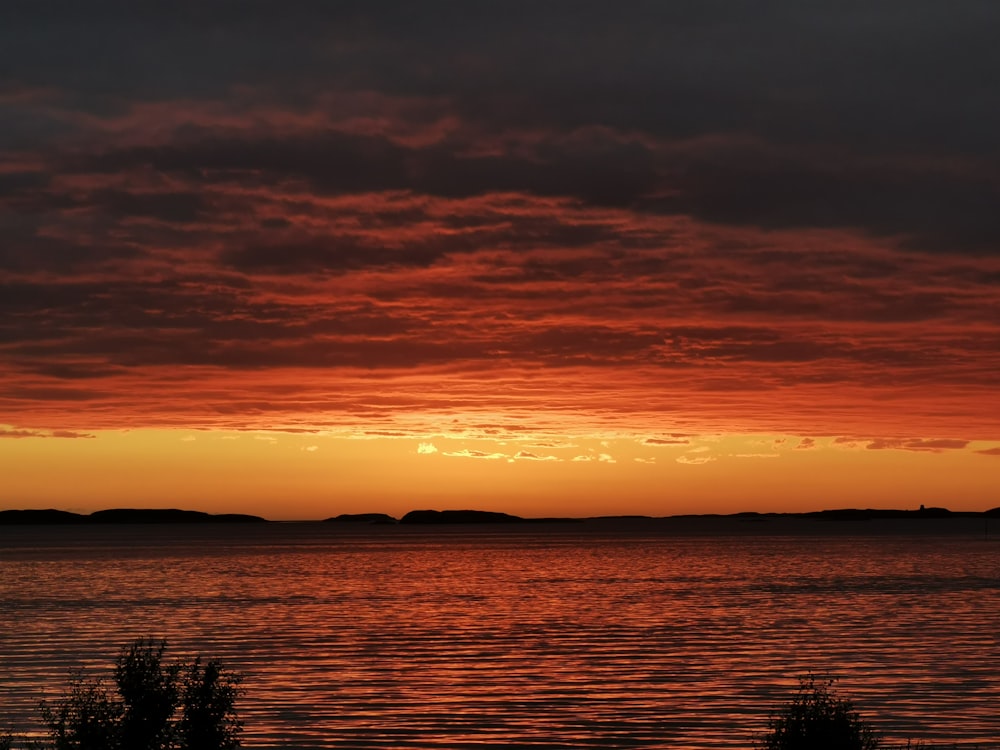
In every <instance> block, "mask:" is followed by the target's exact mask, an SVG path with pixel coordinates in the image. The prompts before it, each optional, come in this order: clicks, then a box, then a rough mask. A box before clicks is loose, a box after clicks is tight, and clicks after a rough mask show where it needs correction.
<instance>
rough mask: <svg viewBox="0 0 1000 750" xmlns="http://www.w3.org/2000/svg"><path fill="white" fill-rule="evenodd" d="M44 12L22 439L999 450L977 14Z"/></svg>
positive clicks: (986, 37) (372, 6) (27, 193)
mask: <svg viewBox="0 0 1000 750" xmlns="http://www.w3.org/2000/svg"><path fill="white" fill-rule="evenodd" d="M44 5H45V8H44V9H43V8H42V7H41V5H39V4H30V3H24V4H20V3H18V4H15V6H14V9H13V11H12V12H11V13H9V14H7V15H8V16H9V17H10V23H6V24H4V28H3V29H2V30H0V64H2V66H3V69H4V70H7V71H9V72H10V73H11V74H10V75H7V76H5V83H4V85H3V87H2V88H0V114H2V115H3V116H2V117H0V143H3V144H4V146H3V149H2V151H0V226H2V228H3V232H4V238H5V241H4V243H3V246H2V247H0V382H2V383H3V388H2V389H0V414H2V415H3V416H4V419H5V420H6V421H7V422H9V423H10V424H11V425H16V426H17V427H16V428H15V427H12V428H11V431H14V432H17V431H18V430H25V431H28V432H31V431H38V430H42V431H45V430H48V431H50V433H51V434H55V432H52V431H57V430H59V431H65V432H66V433H67V434H70V433H74V432H81V431H82V432H86V431H88V430H96V429H105V428H128V427H149V426H158V427H162V426H184V427H199V428H206V427H207V428H211V427H225V428H231V429H233V428H234V429H258V428H273V427H282V428H289V429H329V428H338V429H348V430H353V431H356V432H359V433H367V434H384V433H393V434H407V435H421V436H424V435H432V434H443V433H453V434H459V433H461V434H467V435H472V436H496V437H504V436H510V435H521V434H525V433H528V432H539V433H548V434H583V433H590V434H600V433H603V432H611V433H615V434H632V435H640V436H646V435H649V434H663V437H661V438H659V439H658V440H659V441H660V442H657V440H656V439H651V440H650V441H647V445H649V446H651V447H655V446H657V445H671V444H675V443H676V444H679V445H683V444H684V442H685V439H686V438H685V436H686V435H691V434H697V433H705V432H722V431H746V432H769V431H770V432H782V433H788V434H806V435H873V436H888V437H873V438H871V442H870V443H869V444H868V447H869V448H886V447H902V448H906V449H911V450H927V451H935V450H944V449H948V448H951V447H954V446H953V445H952V444H951V443H949V441H971V440H975V439H996V438H998V437H1000V403H998V398H1000V397H998V395H997V389H996V387H995V381H996V372H997V371H998V369H1000V322H998V321H1000V255H998V248H1000V218H998V217H1000V213H998V212H997V211H996V206H997V205H1000V96H998V94H997V93H996V90H995V87H994V86H992V85H991V81H990V80H989V77H988V76H984V75H983V74H982V72H983V71H985V70H995V69H998V68H1000V48H998V47H997V45H996V44H995V43H994V39H993V35H992V34H991V33H989V30H990V29H992V28H995V27H996V24H997V22H1000V9H998V8H997V6H996V4H995V3H992V2H987V1H986V0H984V1H983V2H969V3H966V4H963V12H962V13H955V12H953V11H952V10H949V9H945V8H944V7H943V6H942V5H941V4H940V3H931V2H922V1H919V0H918V1H917V2H913V1H912V0H908V1H907V2H903V1H902V0H899V1H897V2H886V3H879V4H878V5H877V6H872V5H871V4H861V3H852V2H847V3H839V4H837V6H836V7H831V8H826V9H822V10H819V9H815V8H808V7H806V6H804V5H802V4H801V3H793V2H790V1H788V0H775V1H772V2H765V3H755V4H752V7H751V5H743V4H739V3H725V4H717V3H713V2H697V3H695V2H690V3H689V2H671V3H657V4H651V3H634V4H629V5H628V6H626V7H620V4H614V5H613V4H611V3H601V2H596V3H583V4H581V3H562V2H554V3H544V4H527V3H523V4H522V3H514V4H513V6H511V5H510V4H504V5H503V6H499V5H497V6H490V7H488V8H480V7H479V6H476V8H475V9H472V8H468V9H462V10H459V11H458V12H456V11H455V8H454V6H453V5H448V6H445V5H444V4H439V3H433V2H432V3H422V4H419V5H418V6H414V5H412V4H402V3H393V2H386V3H369V4H360V3H358V4H356V3H337V4H329V3H319V2H315V3H314V2H296V3H291V4H283V5H281V6H279V5H278V4H276V3H271V2H248V3H244V4H241V5H240V8H239V11H238V12H237V11H236V9H235V6H233V5H231V4H227V3H220V4H212V5H211V6H210V7H209V6H206V5H205V4H203V3H187V2H181V3H174V4H171V7H170V11H169V13H168V12H167V11H166V10H164V9H163V8H162V7H161V6H159V5H156V4H145V3H133V4H130V5H129V7H128V8H127V9H122V8H121V7H120V6H119V4H111V3H107V4H105V3H100V2H98V3H88V4H87V9H86V12H84V10H83V9H82V8H81V7H80V6H79V4H76V3H68V2H67V3H64V4H60V3H46V4H44ZM539 5H541V7H539ZM53 6H60V7H56V8H54V7H53ZM515 6H516V7H515ZM893 441H895V442H893ZM801 447H808V445H806V444H803V445H802V446H801ZM520 458H523V459H526V460H541V459H543V458H544V456H542V455H541V454H538V455H529V454H528V453H526V454H525V455H522V456H520Z"/></svg>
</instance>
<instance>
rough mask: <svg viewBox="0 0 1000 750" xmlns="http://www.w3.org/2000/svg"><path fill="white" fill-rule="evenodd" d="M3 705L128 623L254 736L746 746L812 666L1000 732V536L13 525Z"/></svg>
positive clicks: (917, 710) (87, 661) (899, 717)
mask: <svg viewBox="0 0 1000 750" xmlns="http://www.w3.org/2000/svg"><path fill="white" fill-rule="evenodd" d="M0 543H2V546H0V613H2V615H0V706H2V709H3V710H2V714H0V722H2V721H5V720H7V719H11V720H13V721H14V722H15V723H16V724H24V723H25V722H27V721H29V720H31V718H32V717H33V716H34V712H35V707H36V705H37V703H38V700H39V699H40V698H41V697H43V695H45V694H49V695H50V696H51V695H52V694H54V693H56V692H57V691H58V690H59V689H60V687H61V686H63V685H65V683H66V677H67V674H68V672H69V670H70V669H75V668H79V667H83V668H88V669H94V670H96V669H106V668H107V667H108V666H109V664H110V662H111V660H112V659H113V658H114V656H115V655H116V654H117V652H118V649H119V648H120V646H121V645H122V644H124V643H126V642H128V641H130V640H132V639H134V638H136V637H141V636H148V635H153V636H155V637H164V638H166V639H167V640H168V641H169V642H170V644H171V647H172V648H171V651H173V652H176V653H178V654H188V655H190V654H194V653H201V654H204V655H207V656H218V657H221V658H222V659H223V661H224V662H225V663H226V664H227V665H228V666H230V667H232V668H234V669H236V670H239V671H242V672H244V673H245V674H246V676H247V679H246V684H245V686H246V688H247V694H246V696H245V697H244V698H243V699H242V701H241V703H240V707H241V714H242V716H243V718H244V719H245V721H246V727H247V734H246V738H245V743H244V744H245V746H247V747H251V748H274V747H295V748H334V747H339V748H386V749H388V748H449V747H450V748H459V747H469V746H470V745H476V746H495V747H505V748H511V747H532V748H545V747H547V748H567V747H581V748H582V747H602V748H608V747H645V748H656V747H664V748H665V747H669V748H687V749H689V750H693V749H695V748H698V749H708V748H736V747H739V748H746V747H749V745H750V744H751V742H750V741H751V739H752V736H753V734H754V733H755V732H756V733H759V732H761V731H763V729H764V727H765V724H766V719H767V715H768V713H769V712H770V711H771V710H772V709H773V708H775V707H776V706H777V705H778V704H779V703H781V702H782V701H783V700H784V699H785V698H786V697H787V695H788V693H789V691H792V690H794V688H795V687H796V686H797V682H796V677H797V676H798V675H800V674H802V673H804V672H805V671H807V670H809V669H812V670H814V671H820V672H829V673H831V674H833V675H835V676H839V677H840V683H839V685H838V691H839V692H842V693H844V694H846V695H849V696H850V697H852V698H853V699H854V700H855V701H856V703H857V704H858V706H859V708H860V709H861V710H862V712H863V713H864V715H865V716H866V717H868V718H870V719H872V720H873V721H874V722H875V723H876V724H877V725H878V726H879V728H881V729H882V730H883V731H885V732H886V733H887V734H888V735H889V736H890V738H892V739H894V740H901V739H905V738H906V737H912V738H914V739H921V740H925V741H934V742H938V741H942V742H944V741H947V742H949V743H950V742H954V743H959V744H966V743H967V744H969V745H975V744H979V745H980V746H982V747H997V746H998V738H1000V713H998V712H997V708H996V707H997V705H998V704H1000V676H998V671H997V664H998V657H1000V644H998V638H997V633H998V628H997V623H998V622H1000V544H998V543H997V542H996V541H995V540H984V539H983V538H982V537H981V536H980V537H973V536H968V537H958V536H952V537H933V536H923V537H916V538H915V537H902V536H897V537H873V536H869V537H847V536H830V537H819V536H812V537H805V538H799V537H794V536H782V537H777V536H753V535H741V536H683V535H680V536H679V535H675V534H666V533H662V532H661V531H657V530H656V529H655V528H647V529H646V530H645V531H642V530H636V529H619V530H608V531H593V530H592V529H590V528H581V527H576V526H557V527H552V528H547V527H531V528H530V529H527V530H524V529H523V528H520V527H519V528H518V529H517V530H516V531H513V530H510V529H509V528H508V529H504V530H483V529H476V530H469V529H442V530H438V531H434V530H427V529H412V528H402V527H376V528H363V529H343V528H339V527H334V526H331V525H321V524H274V525H268V526H262V527H253V528H247V527H216V526H213V527H187V528H185V527H160V528H152V527H103V528H102V527H87V528H80V529H62V528H48V529H44V528H10V527H8V528H0Z"/></svg>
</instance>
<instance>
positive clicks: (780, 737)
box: [757, 674, 881, 750]
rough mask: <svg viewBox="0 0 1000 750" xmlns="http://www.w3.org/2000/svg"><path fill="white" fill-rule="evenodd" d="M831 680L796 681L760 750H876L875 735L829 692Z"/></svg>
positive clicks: (851, 708) (849, 705)
mask: <svg viewBox="0 0 1000 750" xmlns="http://www.w3.org/2000/svg"><path fill="white" fill-rule="evenodd" d="M833 682H834V681H833V680H830V679H827V680H824V681H822V682H817V680H816V678H815V677H814V676H813V675H811V674H810V675H807V676H806V677H802V678H800V679H799V690H798V693H796V695H795V697H794V698H793V699H792V701H791V702H790V703H789V704H788V705H787V706H785V707H784V708H783V709H782V710H781V711H779V712H778V713H777V714H775V715H773V716H772V717H771V719H770V721H769V722H768V729H769V731H768V732H767V734H765V735H764V737H763V738H762V739H761V740H760V742H759V743H758V745H757V746H758V747H759V748H762V750H876V749H877V748H879V747H880V746H881V741H880V739H879V736H878V733H877V732H876V731H875V730H874V729H873V728H872V727H871V726H870V725H869V724H868V722H866V721H865V720H864V719H862V718H861V717H860V716H859V715H858V712H857V711H855V710H854V704H853V703H852V702H851V701H850V700H848V699H846V698H838V697H837V696H836V695H835V694H834V693H833V692H832V691H831V689H830V688H831V687H832V686H833Z"/></svg>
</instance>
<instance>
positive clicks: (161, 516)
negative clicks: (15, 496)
mask: <svg viewBox="0 0 1000 750" xmlns="http://www.w3.org/2000/svg"><path fill="white" fill-rule="evenodd" d="M92 523H268V521H267V519H266V518H261V517H260V516H251V515H247V514H245V513H203V512H202V511H199V510H178V509H176V508H111V509H109V510H98V511H95V512H93V513H91V514H89V515H85V514H82V513H70V512H68V511H65V510H52V509H48V510H0V524H22V525H27V524H92Z"/></svg>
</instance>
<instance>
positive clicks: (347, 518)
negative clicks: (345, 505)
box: [323, 513, 396, 524]
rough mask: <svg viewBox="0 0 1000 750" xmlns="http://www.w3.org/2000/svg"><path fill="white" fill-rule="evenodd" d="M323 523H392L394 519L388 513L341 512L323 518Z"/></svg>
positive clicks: (394, 521)
mask: <svg viewBox="0 0 1000 750" xmlns="http://www.w3.org/2000/svg"><path fill="white" fill-rule="evenodd" d="M323 523H370V524H393V523H396V519H395V518H393V517H392V516H390V515H389V514H388V513H341V514H340V515H339V516H334V517H333V518H324V519H323Z"/></svg>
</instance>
